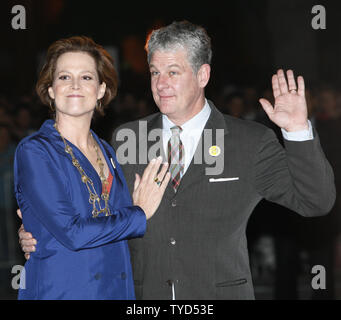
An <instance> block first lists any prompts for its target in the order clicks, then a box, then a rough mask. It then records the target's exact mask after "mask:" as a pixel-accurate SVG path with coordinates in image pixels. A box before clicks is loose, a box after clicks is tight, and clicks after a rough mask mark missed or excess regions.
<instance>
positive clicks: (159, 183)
mask: <svg viewBox="0 0 341 320" xmlns="http://www.w3.org/2000/svg"><path fill="white" fill-rule="evenodd" d="M154 181H155V182H156V184H157V185H158V186H159V187H160V185H161V181H160V180H159V179H158V177H156V178H155V179H154Z"/></svg>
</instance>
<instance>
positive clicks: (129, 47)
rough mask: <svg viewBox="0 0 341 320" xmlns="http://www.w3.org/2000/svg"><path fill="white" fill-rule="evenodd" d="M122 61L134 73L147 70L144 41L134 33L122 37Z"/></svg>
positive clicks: (141, 72)
mask: <svg viewBox="0 0 341 320" xmlns="http://www.w3.org/2000/svg"><path fill="white" fill-rule="evenodd" d="M122 54H123V59H124V63H125V64H128V65H129V67H130V68H132V69H133V70H134V71H135V72H136V73H140V74H143V73H145V72H146V71H147V70H148V65H147V62H146V53H145V51H144V42H143V41H142V39H140V38H139V37H137V36H135V35H130V36H127V37H125V38H124V40H123V42H122Z"/></svg>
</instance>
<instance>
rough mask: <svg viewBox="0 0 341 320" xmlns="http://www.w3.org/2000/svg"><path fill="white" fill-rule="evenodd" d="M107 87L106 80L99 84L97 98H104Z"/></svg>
mask: <svg viewBox="0 0 341 320" xmlns="http://www.w3.org/2000/svg"><path fill="white" fill-rule="evenodd" d="M106 88H107V85H106V83H105V82H102V83H101V84H100V86H99V90H98V95H97V100H99V99H102V98H103V97H104V95H105V89H106Z"/></svg>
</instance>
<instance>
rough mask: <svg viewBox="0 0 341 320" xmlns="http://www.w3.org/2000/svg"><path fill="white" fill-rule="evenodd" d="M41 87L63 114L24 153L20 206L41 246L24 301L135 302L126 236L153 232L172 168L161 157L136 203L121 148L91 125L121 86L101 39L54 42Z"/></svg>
mask: <svg viewBox="0 0 341 320" xmlns="http://www.w3.org/2000/svg"><path fill="white" fill-rule="evenodd" d="M36 89H37V93H38V95H39V97H40V98H41V100H42V102H43V103H45V104H47V105H49V106H50V107H51V109H52V110H53V111H54V113H55V117H54V120H47V121H45V122H44V124H43V125H42V127H41V128H40V130H39V131H38V132H36V133H34V134H32V135H30V136H28V137H26V138H25V139H23V140H22V141H21V142H20V144H19V145H18V147H17V149H16V154H15V162H14V175H15V193H16V198H17V202H18V204H19V207H20V209H21V212H22V218H23V224H24V226H25V229H26V230H27V231H30V232H31V233H33V234H34V235H35V238H36V239H37V241H38V242H37V245H36V251H35V252H33V253H31V255H30V259H29V260H28V261H27V262H26V264H25V269H24V270H25V272H22V273H21V284H20V287H21V289H20V290H19V299H134V298H135V295H134V285H133V278H132V270H131V265H130V256H129V249H128V245H127V239H130V238H134V237H142V236H143V235H144V232H145V229H146V220H148V219H149V218H150V217H151V216H152V215H153V214H154V212H155V211H156V209H157V207H158V206H159V204H160V201H161V199H162V196H163V193H164V190H165V188H166V185H167V183H168V181H169V178H170V174H169V173H166V172H167V165H166V164H164V165H163V166H162V167H161V170H160V171H159V168H160V165H161V159H153V160H152V161H151V162H150V163H149V165H148V166H147V168H146V170H145V172H144V174H143V176H142V178H141V177H139V176H138V175H136V181H135V186H134V193H133V197H132V198H133V201H132V198H131V196H130V194H129V191H128V188H127V185H126V181H125V179H124V176H123V173H122V171H121V168H120V165H119V164H118V162H117V160H116V156H115V153H114V150H113V149H112V148H111V146H110V145H109V144H107V143H106V142H105V141H103V140H101V139H99V138H98V136H97V135H96V134H95V133H94V132H93V131H92V130H91V129H90V124H91V119H92V117H93V114H94V112H95V110H97V111H99V112H101V111H102V110H103V107H104V106H106V105H107V104H108V103H109V102H110V101H111V100H112V99H113V98H114V97H115V95H116V90H117V77H116V72H115V69H114V66H113V61H112V58H111V57H110V55H109V54H108V53H107V52H106V51H105V50H104V49H103V47H101V46H100V45H98V44H96V43H95V42H94V41H93V40H92V39H90V38H87V37H71V38H67V39H61V40H58V41H56V42H55V43H53V44H52V45H51V46H50V47H49V49H48V52H47V57H46V63H45V65H44V66H43V68H42V71H41V73H40V76H39V79H38V82H37V86H36ZM102 113H103V112H102Z"/></svg>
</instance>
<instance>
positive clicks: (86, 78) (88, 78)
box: [83, 76, 92, 80]
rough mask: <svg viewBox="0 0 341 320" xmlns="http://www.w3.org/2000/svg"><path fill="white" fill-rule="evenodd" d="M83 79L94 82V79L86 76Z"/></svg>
mask: <svg viewBox="0 0 341 320" xmlns="http://www.w3.org/2000/svg"><path fill="white" fill-rule="evenodd" d="M83 79H84V80H92V77H90V76H84V77H83Z"/></svg>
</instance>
